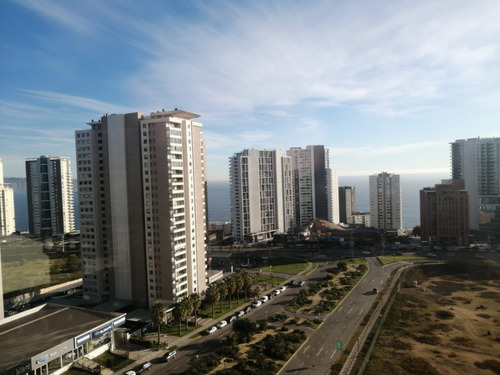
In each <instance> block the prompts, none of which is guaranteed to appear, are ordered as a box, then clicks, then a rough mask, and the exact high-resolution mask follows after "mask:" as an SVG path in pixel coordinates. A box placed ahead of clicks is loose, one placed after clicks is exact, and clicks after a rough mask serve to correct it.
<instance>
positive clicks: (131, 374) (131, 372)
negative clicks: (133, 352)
mask: <svg viewBox="0 0 500 375" xmlns="http://www.w3.org/2000/svg"><path fill="white" fill-rule="evenodd" d="M124 375H136V374H135V371H132V370H130V371H127V372H126V373H125V374H124Z"/></svg>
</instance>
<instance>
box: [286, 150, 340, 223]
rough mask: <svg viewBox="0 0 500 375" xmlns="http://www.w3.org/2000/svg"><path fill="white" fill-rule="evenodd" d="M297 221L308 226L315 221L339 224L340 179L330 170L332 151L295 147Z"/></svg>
mask: <svg viewBox="0 0 500 375" xmlns="http://www.w3.org/2000/svg"><path fill="white" fill-rule="evenodd" d="M287 155H288V156H290V157H291V159H292V168H293V180H294V189H295V190H294V196H295V198H294V202H295V221H296V223H297V225H299V226H305V225H307V224H309V223H310V222H311V221H312V220H314V219H324V220H328V221H330V222H333V223H338V222H339V199H338V176H337V172H336V170H335V169H332V168H330V157H329V150H328V149H325V147H324V146H321V145H315V146H307V147H306V148H300V147H292V148H291V149H290V150H288V151H287Z"/></svg>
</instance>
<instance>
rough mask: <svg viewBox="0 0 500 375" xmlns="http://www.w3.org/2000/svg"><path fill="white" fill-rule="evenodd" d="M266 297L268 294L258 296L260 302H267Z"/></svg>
mask: <svg viewBox="0 0 500 375" xmlns="http://www.w3.org/2000/svg"><path fill="white" fill-rule="evenodd" d="M268 299H269V297H268V296H262V297H260V302H262V303H264V302H267V300H268Z"/></svg>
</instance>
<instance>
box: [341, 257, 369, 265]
mask: <svg viewBox="0 0 500 375" xmlns="http://www.w3.org/2000/svg"><path fill="white" fill-rule="evenodd" d="M344 262H347V263H348V264H366V259H365V258H346V259H344Z"/></svg>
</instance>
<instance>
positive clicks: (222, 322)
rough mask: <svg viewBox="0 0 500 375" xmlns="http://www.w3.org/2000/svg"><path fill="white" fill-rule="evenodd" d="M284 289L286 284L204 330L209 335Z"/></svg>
mask: <svg viewBox="0 0 500 375" xmlns="http://www.w3.org/2000/svg"><path fill="white" fill-rule="evenodd" d="M285 290H286V286H282V287H281V288H278V289H276V290H274V291H273V292H272V293H271V294H268V295H267V296H262V297H260V298H259V299H258V300H256V301H254V302H253V303H252V305H250V306H247V307H246V308H245V309H244V310H241V311H239V312H238V313H236V314H235V315H233V316H231V317H229V318H228V319H226V320H221V321H220V322H219V323H217V324H216V325H214V326H212V327H210V328H209V329H207V331H206V333H207V335H211V334H213V333H215V331H217V330H218V329H222V328H224V327H225V326H227V325H228V324H230V323H232V322H233V321H234V320H235V319H237V318H241V317H242V316H243V315H245V314H248V313H249V312H250V311H252V309H256V308H257V307H259V306H261V305H262V304H263V303H265V302H267V301H269V299H271V298H273V297H276V296H277V295H278V294H280V293H281V292H284V291H285Z"/></svg>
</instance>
